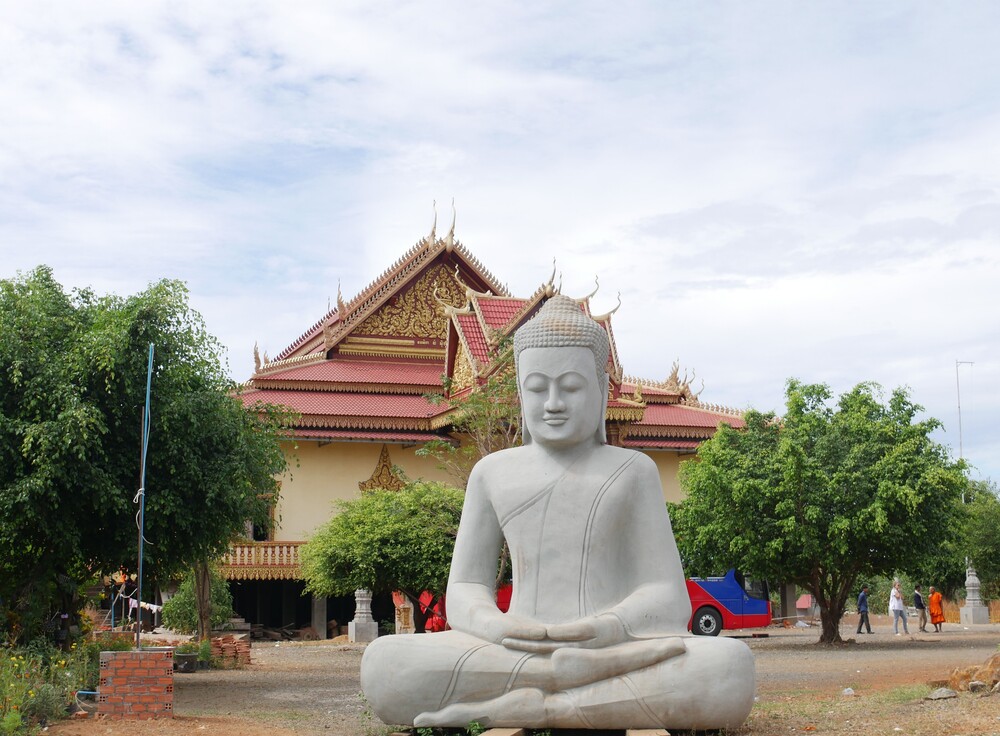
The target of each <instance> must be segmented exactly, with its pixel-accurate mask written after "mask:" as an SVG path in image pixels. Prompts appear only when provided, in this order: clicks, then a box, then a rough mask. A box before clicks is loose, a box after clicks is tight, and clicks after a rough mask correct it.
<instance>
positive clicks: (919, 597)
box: [913, 585, 927, 631]
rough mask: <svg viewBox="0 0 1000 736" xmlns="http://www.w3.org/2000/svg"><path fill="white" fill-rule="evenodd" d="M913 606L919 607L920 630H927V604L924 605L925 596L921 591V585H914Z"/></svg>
mask: <svg viewBox="0 0 1000 736" xmlns="http://www.w3.org/2000/svg"><path fill="white" fill-rule="evenodd" d="M913 607H914V608H916V609H917V615H918V616H919V617H920V619H919V620H920V630H921V631H927V606H925V605H924V596H923V594H922V593H921V592H920V586H919V585H914V586H913Z"/></svg>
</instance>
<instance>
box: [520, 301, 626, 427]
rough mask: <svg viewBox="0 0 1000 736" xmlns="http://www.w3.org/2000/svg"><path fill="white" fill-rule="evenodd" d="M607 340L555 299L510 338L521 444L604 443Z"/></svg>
mask: <svg viewBox="0 0 1000 736" xmlns="http://www.w3.org/2000/svg"><path fill="white" fill-rule="evenodd" d="M609 351H610V345H609V342H608V334H607V332H605V331H604V328H602V327H601V326H600V325H599V324H597V323H596V322H595V321H594V320H592V319H590V318H589V317H587V315H586V314H584V312H583V310H582V309H581V308H580V305H579V304H578V303H577V302H576V301H575V300H573V299H570V298H569V297H566V296H563V295H561V294H557V295H556V296H554V297H552V298H551V299H549V300H548V301H547V302H546V303H545V304H544V305H543V306H542V308H541V309H540V310H538V314H536V315H535V317H534V318H533V319H531V320H530V321H529V322H527V323H525V324H524V325H523V326H522V327H521V328H520V329H518V330H517V331H516V332H515V333H514V362H515V366H516V370H517V387H518V395H519V397H520V399H521V415H522V419H523V422H522V434H523V437H524V444H526V445H527V444H531V443H532V442H533V441H534V440H538V441H539V442H541V443H542V444H552V445H554V446H566V445H573V444H577V443H579V442H581V441H583V440H585V439H587V438H589V437H594V438H596V439H597V441H598V442H599V443H604V442H605V430H604V416H605V410H606V407H607V401H608V374H607V364H608V354H609Z"/></svg>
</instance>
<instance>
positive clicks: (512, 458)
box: [472, 447, 525, 479]
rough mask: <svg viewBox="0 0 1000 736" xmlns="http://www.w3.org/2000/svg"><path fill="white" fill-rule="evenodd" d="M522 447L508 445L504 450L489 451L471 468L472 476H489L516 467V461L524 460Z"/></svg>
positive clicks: (484, 477)
mask: <svg viewBox="0 0 1000 736" xmlns="http://www.w3.org/2000/svg"><path fill="white" fill-rule="evenodd" d="M524 454H525V448H524V447H508V448H507V449H504V450H497V451H496V452H491V453H490V454H489V455H486V456H485V457H483V458H481V459H480V460H478V461H477V462H476V464H475V466H474V467H473V468H472V476H473V477H475V478H479V479H486V478H490V477H492V476H494V475H496V474H497V473H502V472H506V471H507V469H509V468H512V467H516V463H518V462H523V461H524V457H523V456H524Z"/></svg>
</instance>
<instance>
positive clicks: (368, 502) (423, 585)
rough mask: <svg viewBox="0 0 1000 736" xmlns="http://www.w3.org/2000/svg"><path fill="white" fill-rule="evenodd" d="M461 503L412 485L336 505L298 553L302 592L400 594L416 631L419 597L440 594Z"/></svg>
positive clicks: (449, 494)
mask: <svg viewBox="0 0 1000 736" xmlns="http://www.w3.org/2000/svg"><path fill="white" fill-rule="evenodd" d="M464 498H465V496H464V493H463V492H462V491H460V490H458V489H457V488H450V487H448V486H446V485H444V484H442V483H434V482H425V481H413V482H410V483H408V484H407V485H406V486H404V487H403V488H401V489H400V490H398V491H388V490H375V491H369V492H367V493H364V494H362V496H361V497H360V498H357V499H354V500H351V501H343V502H341V503H340V504H339V509H338V510H339V513H338V514H337V515H336V516H334V517H333V518H332V519H330V521H328V522H327V523H326V524H324V525H323V526H322V527H320V528H319V529H318V530H317V531H316V533H315V535H313V537H312V539H310V540H309V541H308V542H307V543H306V544H305V545H303V547H302V549H301V551H300V554H301V559H302V573H303V575H304V577H305V579H306V590H308V591H309V592H311V593H313V594H315V595H319V596H328V595H351V594H352V593H353V592H354V591H355V590H358V589H359V588H365V589H368V590H370V591H372V592H373V593H392V592H393V591H400V592H402V593H404V594H405V595H406V597H407V598H409V599H410V601H411V602H412V603H413V612H414V623H415V625H416V629H417V631H423V630H424V624H425V622H426V614H425V613H424V612H423V611H421V607H420V593H421V592H422V591H425V590H427V591H430V592H431V593H433V594H434V595H435V597H439V596H441V595H443V594H444V592H445V588H446V587H447V585H448V573H449V569H450V566H451V557H452V553H453V552H454V550H455V535H456V534H457V533H458V521H459V518H460V517H461V515H462V502H463V500H464Z"/></svg>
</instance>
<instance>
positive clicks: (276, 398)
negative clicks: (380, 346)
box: [240, 389, 448, 419]
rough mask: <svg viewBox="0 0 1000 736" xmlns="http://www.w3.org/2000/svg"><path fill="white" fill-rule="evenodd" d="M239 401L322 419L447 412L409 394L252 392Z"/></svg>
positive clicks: (413, 416)
mask: <svg viewBox="0 0 1000 736" xmlns="http://www.w3.org/2000/svg"><path fill="white" fill-rule="evenodd" d="M240 399H242V401H243V405H244V406H247V407H252V406H253V405H254V404H256V403H257V402H262V403H265V404H277V405H281V406H287V407H288V408H290V409H292V410H293V411H296V412H298V413H299V414H312V415H321V416H342V417H400V418H405V419H424V418H427V417H432V416H435V415H437V414H440V413H442V412H444V411H447V410H448V407H447V406H445V405H441V406H436V405H434V404H432V403H430V402H429V401H427V399H425V398H424V397H423V396H413V395H408V394H367V393H348V392H343V393H341V392H336V391H283V390H276V389H252V390H250V391H245V392H244V393H242V394H240Z"/></svg>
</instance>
